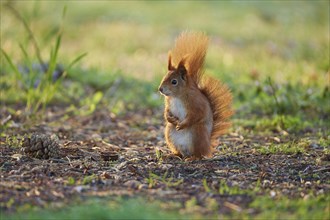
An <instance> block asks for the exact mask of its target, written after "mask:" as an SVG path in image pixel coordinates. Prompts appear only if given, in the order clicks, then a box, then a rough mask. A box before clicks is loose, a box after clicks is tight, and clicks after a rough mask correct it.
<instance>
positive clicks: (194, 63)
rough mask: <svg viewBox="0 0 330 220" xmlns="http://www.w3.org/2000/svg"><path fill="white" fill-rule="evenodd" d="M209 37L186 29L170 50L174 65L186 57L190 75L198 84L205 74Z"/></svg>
mask: <svg viewBox="0 0 330 220" xmlns="http://www.w3.org/2000/svg"><path fill="white" fill-rule="evenodd" d="M208 42H209V40H208V37H207V36H206V35H205V34H204V33H202V32H190V31H184V32H182V33H181V34H180V36H179V37H178V38H177V39H176V41H175V46H174V48H173V49H172V51H170V56H171V59H172V62H173V63H174V65H178V64H179V63H180V61H181V60H182V59H185V67H186V68H187V72H188V75H189V76H190V77H191V78H192V79H193V80H194V82H195V83H196V84H197V85H198V84H199V82H200V81H201V78H202V76H203V74H204V70H203V66H204V60H205V55H206V51H207V46H208Z"/></svg>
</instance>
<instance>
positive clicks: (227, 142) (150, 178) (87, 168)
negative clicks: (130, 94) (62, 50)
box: [0, 107, 330, 214]
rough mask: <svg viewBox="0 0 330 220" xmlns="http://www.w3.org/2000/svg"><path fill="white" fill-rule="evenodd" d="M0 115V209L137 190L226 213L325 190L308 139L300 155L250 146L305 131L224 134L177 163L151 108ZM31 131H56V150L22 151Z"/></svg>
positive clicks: (322, 164)
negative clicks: (207, 154) (196, 156)
mask: <svg viewBox="0 0 330 220" xmlns="http://www.w3.org/2000/svg"><path fill="white" fill-rule="evenodd" d="M11 112H12V111H11ZM1 117H2V118H1V121H2V124H3V126H6V129H5V130H4V131H3V133H4V135H3V136H2V137H1V152H0V166H1V183H0V185H1V189H0V191H1V198H0V202H1V211H2V212H3V211H4V212H5V213H11V212H14V211H16V210H17V209H18V208H19V207H22V206H24V205H26V204H29V205H33V206H40V207H48V204H49V203H56V202H59V203H69V202H70V201H72V200H73V199H74V198H77V197H85V196H117V195H128V196H138V195H140V196H141V195H142V196H146V197H148V198H150V199H157V200H163V201H173V202H179V203H181V204H182V207H188V206H189V207H191V206H192V205H193V206H196V207H198V209H199V211H200V212H201V213H206V214H208V213H212V212H213V213H214V211H215V210H216V212H219V213H221V214H226V213H230V212H232V211H240V210H241V209H246V208H249V204H250V203H251V202H252V201H253V200H254V199H255V198H256V196H258V195H270V196H273V197H276V196H278V195H286V196H288V197H293V198H298V197H299V198H305V197H307V196H308V195H310V193H313V194H315V195H318V194H327V193H329V188H330V185H329V179H330V178H329V177H330V166H329V161H330V157H329V154H324V151H323V149H322V148H318V147H317V146H316V147H315V146H314V145H310V146H306V149H305V151H304V152H303V153H291V154H285V153H275V154H274V153H261V152H259V151H258V150H256V147H255V145H258V146H268V145H269V143H275V144H276V143H278V142H279V141H280V142H282V143H283V142H284V143H285V142H290V141H292V140H293V139H295V140H297V139H299V138H301V137H307V136H313V133H311V132H310V131H306V132H308V133H300V134H299V135H298V136H297V135H296V136H290V135H289V136H285V137H283V138H282V137H281V140H279V138H277V137H275V136H272V135H257V134H254V133H253V132H245V133H244V134H236V133H231V134H229V135H227V136H224V137H222V138H221V144H220V146H219V149H218V151H217V152H216V154H215V155H214V157H213V158H212V159H204V160H200V161H184V160H182V159H180V158H176V157H171V156H168V155H169V151H168V150H167V148H166V147H165V143H164V138H163V129H164V126H163V121H162V120H163V119H162V113H161V111H159V110H155V111H152V110H146V111H140V112H134V113H133V112H131V113H127V114H126V115H125V116H120V117H118V116H115V115H113V114H111V113H110V112H107V111H106V110H101V111H96V112H95V113H93V114H92V115H89V116H76V115H74V114H72V113H68V112H64V111H63V110H62V108H61V107H52V108H49V109H47V110H46V112H45V117H44V118H43V120H42V121H40V122H36V120H32V119H29V120H27V119H26V117H25V116H23V113H22V112H21V111H16V113H15V114H13V113H10V111H9V110H8V109H6V108H3V109H2V110H1ZM8 118H9V119H8ZM31 121H34V122H33V123H32V122H31ZM31 124H36V125H31ZM32 133H39V134H49V135H52V134H56V135H57V136H58V138H59V142H60V152H61V156H60V157H58V158H51V159H47V160H42V159H37V158H34V157H30V156H28V155H25V154H24V153H23V152H22V151H21V149H20V147H19V142H20V141H21V140H22V137H23V136H24V135H30V134H32ZM251 192H253V193H251ZM192 200H193V202H192ZM212 204H216V205H215V206H216V209H214V207H213V209H212ZM217 204H218V205H217ZM219 204H221V205H219ZM250 211H251V212H252V213H253V212H255V211H256V210H250Z"/></svg>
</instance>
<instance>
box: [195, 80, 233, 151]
mask: <svg viewBox="0 0 330 220" xmlns="http://www.w3.org/2000/svg"><path fill="white" fill-rule="evenodd" d="M199 86H200V90H201V92H202V93H203V94H204V95H205V96H206V97H207V99H208V100H209V102H210V105H211V109H212V112H213V128H212V132H211V144H212V146H213V147H215V146H216V145H217V144H218V142H217V138H218V137H219V136H220V135H222V134H225V133H226V132H227V130H228V128H229V127H230V125H231V123H230V117H231V116H232V115H233V114H234V111H233V110H232V108H231V103H232V94H231V92H230V90H229V88H228V87H227V86H226V85H224V84H223V83H222V82H220V81H219V80H217V79H215V78H212V77H209V76H204V77H203V80H202V82H201V84H200V85H199Z"/></svg>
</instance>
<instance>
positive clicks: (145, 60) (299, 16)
mask: <svg viewBox="0 0 330 220" xmlns="http://www.w3.org/2000/svg"><path fill="white" fill-rule="evenodd" d="M9 2H11V6H12V7H14V8H15V9H16V10H17V11H18V12H19V13H20V14H21V16H22V17H23V19H24V20H25V21H26V23H27V24H28V25H29V26H30V29H31V31H32V32H33V35H34V37H35V39H36V41H37V43H38V45H39V48H40V53H41V56H42V57H43V60H45V61H46V62H48V61H49V60H51V58H50V53H51V51H52V50H54V48H56V39H57V37H58V36H59V35H61V41H60V44H59V49H58V54H57V57H56V63H58V64H61V65H63V66H64V68H66V66H68V65H69V63H70V62H71V61H72V60H74V59H75V58H76V57H77V56H79V55H81V54H83V53H87V55H86V56H85V57H83V58H82V59H81V60H80V61H79V62H78V63H76V64H75V65H74V66H73V68H71V69H70V70H68V71H67V74H66V81H69V82H66V83H64V82H61V83H60V84H61V85H60V86H57V87H56V88H55V89H53V90H52V91H51V93H54V95H53V96H52V97H51V98H48V99H47V101H44V102H46V103H43V104H47V105H48V104H49V103H54V102H55V103H56V102H64V103H68V104H72V103H77V105H80V106H82V105H86V103H87V102H88V103H90V102H94V105H99V104H102V103H103V104H104V107H108V108H109V109H110V110H111V111H113V112H115V113H122V112H125V111H126V110H132V109H133V110H135V109H137V108H140V109H143V108H150V107H156V108H158V107H161V106H162V98H161V96H160V95H159V94H158V93H157V87H158V85H159V82H160V80H161V78H162V76H163V75H164V74H165V73H166V66H167V65H166V62H167V53H168V51H169V50H170V49H171V47H172V46H173V44H174V40H175V37H176V36H178V35H179V33H180V32H181V31H184V30H196V31H204V32H206V33H207V35H208V36H209V37H210V39H211V41H210V45H209V52H208V55H207V59H206V70H207V73H208V74H211V75H213V76H216V77H217V78H219V79H221V80H222V81H224V82H225V83H227V84H228V85H229V86H230V88H231V89H232V91H233V93H234V106H235V109H236V111H237V114H236V116H235V117H237V116H238V117H240V116H242V115H243V116H244V115H246V114H256V115H258V116H260V115H266V116H273V115H274V114H275V115H277V114H281V115H282V114H285V115H299V117H302V118H314V119H315V118H318V119H322V120H324V119H328V116H327V112H329V109H330V108H329V103H328V102H327V99H328V98H329V2H328V1H207V2H202V1H193V2H189V1H188V2H186V1H160V2H156V1H56V2H55V1H9ZM7 3H8V2H6V1H2V2H1V48H2V49H3V51H5V53H6V54H7V56H8V57H10V59H11V60H12V62H13V64H14V65H17V66H19V65H26V66H29V65H32V64H33V63H36V62H38V60H37V57H36V52H35V49H34V47H33V43H32V42H31V38H30V36H29V34H28V32H27V31H26V29H25V28H24V25H23V24H22V22H21V21H20V20H19V19H17V17H16V16H15V15H14V13H13V12H12V11H11V10H9V9H8V7H6V4H7ZM63 11H65V16H62V15H63ZM21 48H24V50H25V53H26V54H25V55H24V52H22V49H21ZM3 54H4V53H2V54H1V76H2V77H1V81H0V83H1V93H2V97H1V101H2V103H5V104H17V103H21V104H22V105H25V104H26V102H28V101H26V100H30V101H29V102H30V104H29V105H30V106H31V105H33V104H31V102H32V103H33V102H35V103H37V101H36V100H38V99H43V97H42V96H43V95H42V93H41V94H39V93H38V94H34V93H36V92H33V91H32V92H31V91H30V90H31V86H29V87H28V88H25V90H24V89H21V85H20V84H22V83H17V81H18V78H17V75H19V74H17V75H15V74H12V72H13V69H12V68H11V67H10V65H9V62H7V60H6V59H5V58H4V56H3ZM27 60H29V62H27ZM29 63H30V64H29ZM31 63H32V64H31ZM21 80H23V79H21ZM23 84H24V83H23ZM47 85H49V84H47ZM63 86H64V87H65V88H64V89H63V88H62V89H61V87H63ZM48 87H49V86H48ZM40 90H41V91H47V90H48V89H47V88H41V89H40ZM29 91H30V92H29ZM61 91H62V92H61ZM32 93H33V94H32ZM46 93H47V92H46ZM31 94H32V95H31ZM64 94H65V95H64ZM95 94H96V95H95ZM31 96H33V97H34V98H31ZM91 96H92V98H91ZM86 97H88V100H92V101H87V98H86ZM31 100H32V101H31ZM44 100H46V99H44ZM93 100H94V101H93ZM88 103H87V104H88ZM94 109H95V108H94ZM92 110H93V109H92Z"/></svg>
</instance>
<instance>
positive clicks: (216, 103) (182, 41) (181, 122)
mask: <svg viewBox="0 0 330 220" xmlns="http://www.w3.org/2000/svg"><path fill="white" fill-rule="evenodd" d="M207 47H208V37H207V36H206V35H205V34H204V33H200V32H183V33H181V35H180V36H179V37H178V38H177V39H176V42H175V46H174V48H173V49H172V51H170V52H169V55H168V72H167V74H166V75H165V76H164V78H163V80H162V82H161V84H160V86H159V91H160V93H161V94H162V95H164V96H165V111H164V118H165V121H166V127H165V139H166V143H167V145H168V147H169V148H170V150H171V151H172V153H174V154H175V155H178V156H180V157H187V158H193V159H201V158H203V157H211V156H212V153H213V150H214V147H216V145H217V144H218V141H217V139H218V137H219V136H220V135H222V134H224V133H226V132H227V130H228V128H229V127H230V125H231V124H230V121H229V119H230V117H231V116H232V115H233V110H232V108H231V102H232V95H231V92H230V90H229V89H228V87H227V86H226V85H224V84H223V83H221V82H220V81H219V80H217V79H214V78H212V77H210V76H205V75H204V68H203V66H204V60H205V55H206V52H207Z"/></svg>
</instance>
